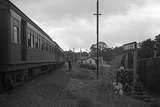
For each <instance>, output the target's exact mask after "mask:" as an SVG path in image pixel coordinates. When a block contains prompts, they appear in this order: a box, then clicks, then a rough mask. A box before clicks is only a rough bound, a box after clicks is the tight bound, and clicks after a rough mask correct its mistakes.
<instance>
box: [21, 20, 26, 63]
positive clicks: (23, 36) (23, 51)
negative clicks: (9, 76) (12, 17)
mask: <svg viewBox="0 0 160 107" xmlns="http://www.w3.org/2000/svg"><path fill="white" fill-rule="evenodd" d="M26 29H27V23H26V21H25V20H23V19H22V21H21V61H26V59H27V36H26V34H27V33H26Z"/></svg>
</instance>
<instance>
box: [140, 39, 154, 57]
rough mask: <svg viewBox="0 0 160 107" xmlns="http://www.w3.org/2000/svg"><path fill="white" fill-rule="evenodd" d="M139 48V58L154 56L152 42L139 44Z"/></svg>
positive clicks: (147, 41) (149, 40) (148, 40)
mask: <svg viewBox="0 0 160 107" xmlns="http://www.w3.org/2000/svg"><path fill="white" fill-rule="evenodd" d="M139 45H140V48H139V50H138V56H139V58H150V57H153V56H154V41H153V40H151V39H147V40H145V41H142V42H141V43H139Z"/></svg>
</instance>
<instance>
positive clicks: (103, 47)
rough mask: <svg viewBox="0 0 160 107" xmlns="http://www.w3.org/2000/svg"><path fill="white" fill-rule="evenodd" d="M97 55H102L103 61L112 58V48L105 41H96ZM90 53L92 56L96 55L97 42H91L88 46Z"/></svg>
mask: <svg viewBox="0 0 160 107" xmlns="http://www.w3.org/2000/svg"><path fill="white" fill-rule="evenodd" d="M98 50H99V56H100V57H103V59H104V60H105V61H110V60H111V59H112V49H111V48H109V47H108V46H107V44H106V43H105V42H99V43H98ZM90 55H91V56H92V57H96V56H97V44H92V45H91V47H90Z"/></svg>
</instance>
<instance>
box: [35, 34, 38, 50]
mask: <svg viewBox="0 0 160 107" xmlns="http://www.w3.org/2000/svg"><path fill="white" fill-rule="evenodd" d="M35 45H36V48H38V36H35Z"/></svg>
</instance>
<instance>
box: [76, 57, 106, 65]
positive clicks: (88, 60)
mask: <svg viewBox="0 0 160 107" xmlns="http://www.w3.org/2000/svg"><path fill="white" fill-rule="evenodd" d="M96 60H97V58H96V57H81V58H79V59H78V60H77V62H78V63H79V64H91V65H96ZM103 64H104V61H103V58H102V57H99V65H103Z"/></svg>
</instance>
